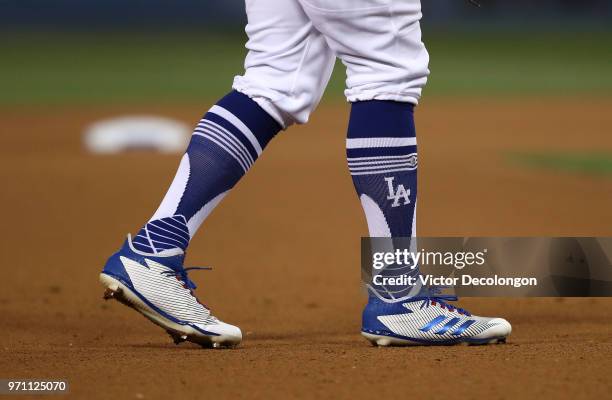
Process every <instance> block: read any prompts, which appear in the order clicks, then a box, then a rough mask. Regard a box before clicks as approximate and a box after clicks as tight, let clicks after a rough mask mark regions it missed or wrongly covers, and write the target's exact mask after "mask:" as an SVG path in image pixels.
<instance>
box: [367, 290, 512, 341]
mask: <svg viewBox="0 0 612 400" xmlns="http://www.w3.org/2000/svg"><path fill="white" fill-rule="evenodd" d="M445 300H448V301H454V300H457V298H456V297H454V296H446V295H438V296H436V295H433V294H432V295H428V296H423V297H413V298H409V299H407V300H405V301H396V302H389V301H386V300H385V299H382V298H379V297H377V296H376V295H375V294H370V298H369V302H368V304H367V305H366V307H365V309H364V310H363V325H362V329H361V334H362V335H363V336H364V337H365V338H366V339H368V340H369V341H370V342H371V343H372V344H373V345H375V346H413V345H425V346H427V345H454V344H471V345H478V344H494V343H505V342H506V338H507V337H508V335H510V332H511V331H512V327H511V325H510V323H509V322H508V321H506V320H505V319H503V318H486V317H477V316H475V315H472V314H470V313H469V312H468V311H466V310H464V309H462V308H457V307H454V306H452V305H450V304H448V303H447V302H446V301H445Z"/></svg>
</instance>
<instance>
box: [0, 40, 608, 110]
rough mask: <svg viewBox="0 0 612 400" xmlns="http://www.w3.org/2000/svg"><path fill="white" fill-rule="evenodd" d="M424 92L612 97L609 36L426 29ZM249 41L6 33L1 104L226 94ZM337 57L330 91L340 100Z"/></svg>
mask: <svg viewBox="0 0 612 400" xmlns="http://www.w3.org/2000/svg"><path fill="white" fill-rule="evenodd" d="M425 41H426V43H427V45H428V47H429V50H430V53H431V70H432V76H431V78H430V83H429V85H428V87H427V88H426V91H425V94H426V95H427V96H458V97H460V96H482V95H487V96H560V95H565V96H575V95H583V94H587V95H601V96H608V95H612V73H610V71H612V52H610V49H611V48H612V34H602V33H590V34H589V33H582V34H568V33H565V34H552V33H550V34H541V33H539V34H538V33H523V34H493V33H488V32H483V33H480V34H477V33H456V32H453V33H448V34H444V33H436V34H431V35H427V34H426V35H425ZM245 53H246V51H245V50H244V38H243V37H242V36H239V35H237V36H218V35H211V34H207V33H202V32H200V33H191V34H187V33H184V34H177V33H173V34H166V35H161V34H153V35H145V34H134V33H130V34H123V35H120V34H72V35H70V34H50V33H45V34H38V35H34V34H28V35H23V34H22V35H17V34H6V33H3V34H2V35H1V36H0V54H1V61H0V105H18V104H23V105H28V104H73V103H83V102H85V103H108V102H121V103H131V102H147V101H150V102H164V101H166V102H183V101H184V102H189V101H193V100H202V99H206V100H208V99H212V98H216V97H218V96H220V95H222V94H223V93H225V92H226V91H227V90H228V88H229V86H230V84H231V80H232V78H233V76H234V75H236V74H240V73H241V72H242V64H243V58H244V55H245ZM343 86H344V68H343V66H342V65H341V64H340V63H338V65H337V66H336V70H335V73H334V77H333V78H332V82H331V83H330V86H329V88H328V90H327V98H332V99H334V98H335V99H340V98H342V89H343Z"/></svg>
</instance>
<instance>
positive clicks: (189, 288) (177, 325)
mask: <svg viewBox="0 0 612 400" xmlns="http://www.w3.org/2000/svg"><path fill="white" fill-rule="evenodd" d="M184 258H185V253H184V252H183V251H182V250H181V249H178V248H177V249H169V250H164V251H162V252H160V253H157V254H148V253H144V252H142V251H139V250H136V249H135V248H134V246H133V245H132V239H131V236H130V235H128V238H127V240H126V241H125V243H124V245H123V247H122V248H121V249H120V250H119V251H118V252H117V253H115V254H113V255H112V256H111V257H110V258H109V259H108V261H107V262H106V265H105V266H104V269H103V270H102V273H101V274H100V282H102V284H103V285H104V287H105V288H106V289H105V291H104V299H106V300H108V299H115V300H117V301H119V302H120V303H122V304H125V305H126V306H128V307H130V308H133V309H134V310H136V311H138V312H139V313H140V314H142V315H144V316H145V317H146V318H148V319H149V320H150V321H151V322H153V323H155V324H156V325H159V326H161V327H162V328H164V329H165V330H166V332H168V334H169V335H170V337H171V338H172V340H173V341H174V343H175V344H179V343H181V342H184V341H190V342H193V343H197V344H199V345H201V346H203V347H213V348H219V347H235V346H236V345H238V344H239V343H240V341H241V340H242V333H241V331H240V329H239V328H238V327H236V326H233V325H230V324H226V323H225V322H222V321H220V320H219V319H217V318H216V317H214V316H213V315H212V314H211V313H210V310H209V309H208V308H207V307H206V306H205V305H203V304H202V303H200V302H199V300H198V299H197V298H196V297H195V294H194V290H195V288H196V286H195V284H194V283H193V282H192V281H191V280H190V279H189V277H188V276H187V271H189V270H191V269H206V268H183V260H184Z"/></svg>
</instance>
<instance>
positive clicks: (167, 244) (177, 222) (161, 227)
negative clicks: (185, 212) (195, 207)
mask: <svg viewBox="0 0 612 400" xmlns="http://www.w3.org/2000/svg"><path fill="white" fill-rule="evenodd" d="M189 239H190V238H189V230H188V229H187V221H186V220H185V217H184V216H182V215H176V216H173V217H167V218H161V219H156V220H154V221H151V222H148V223H147V224H146V225H145V226H144V227H143V228H142V229H141V230H140V232H138V234H137V235H136V236H134V238H133V240H132V243H133V244H134V248H136V249H137V250H140V251H144V252H147V253H159V252H161V251H164V250H168V249H174V248H177V247H178V248H181V249H185V248H187V245H188V244H189Z"/></svg>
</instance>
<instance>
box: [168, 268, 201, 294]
mask: <svg viewBox="0 0 612 400" xmlns="http://www.w3.org/2000/svg"><path fill="white" fill-rule="evenodd" d="M193 270H199V271H201V270H205V271H210V270H212V267H189V268H181V269H180V270H178V271H175V270H168V271H163V272H162V274H164V275H166V276H176V277H177V278H178V279H179V280H181V281H182V282H183V283H184V284H185V286H186V287H187V289H189V290H191V291H193V290H195V289H196V288H197V286H196V284H195V283H194V282H193V281H192V280H191V279H189V276H188V275H187V271H193Z"/></svg>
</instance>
